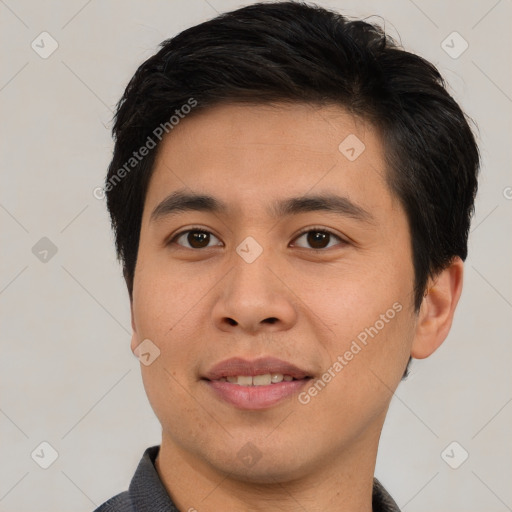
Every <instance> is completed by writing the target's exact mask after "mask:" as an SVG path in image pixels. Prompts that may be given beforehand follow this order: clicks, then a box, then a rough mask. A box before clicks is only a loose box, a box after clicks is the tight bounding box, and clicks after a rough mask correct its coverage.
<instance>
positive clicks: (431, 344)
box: [411, 256, 464, 359]
mask: <svg viewBox="0 0 512 512" xmlns="http://www.w3.org/2000/svg"><path fill="white" fill-rule="evenodd" d="M463 273H464V263H463V262H462V260H461V259H460V258H459V257H458V256H457V257H455V258H454V259H453V260H452V262H451V263H450V265H449V266H448V267H447V268H445V269H444V270H442V271H441V272H440V273H439V274H438V275H437V276H436V277H435V278H434V279H433V280H430V281H429V283H428V287H427V290H428V292H427V293H426V294H425V296H424V297H423V302H422V304H421V308H420V312H419V315H418V322H417V324H416V332H415V336H414V341H413V343H412V347H411V356H412V357H414V358H415V359H424V358H425V357H428V356H430V355H431V354H432V353H434V352H435V351H436V350H437V349H438V348H439V347H440V346H441V344H442V343H443V341H444V340H445V339H446V337H447V336H448V333H449V332H450V328H451V326H452V321H453V316H454V313H455V308H456V307H457V303H458V302H459V298H460V294H461V292H462V281H463Z"/></svg>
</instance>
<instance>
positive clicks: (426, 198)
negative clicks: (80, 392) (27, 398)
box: [105, 2, 480, 311]
mask: <svg viewBox="0 0 512 512" xmlns="http://www.w3.org/2000/svg"><path fill="white" fill-rule="evenodd" d="M160 46H161V49H160V50H159V51H158V52H157V53H156V54H155V55H153V56H152V57H150V58H149V59H147V60H146V61H145V62H143V63H142V64H141V65H140V67H139V68H138V69H137V71H136V73H135V75H134V76H133V78H132V79H131V80H130V82H129V84H128V85H127V87H126V90H125V91H124V94H123V96H122V98H121V99H120V101H119V103H118V105H117V110H116V113H115V116H114V125H113V128H112V133H113V137H114V139H115V147H114V154H113V158H112V161H111V163H110V166H109V169H108V174H107V177H106V182H105V191H106V198H107V207H108V209H109V212H110V216H111V219H112V227H113V230H114V232H115V236H116V250H117V256H118V258H119V260H120V261H121V262H122V265H123V274H124V278H125V280H126V284H127V287H128V292H129V294H130V299H131V298H132V290H133V277H134V273H135V266H136V262H137V252H138V246H139V238H140V229H141V219H142V211H143V208H144V200H145V196H146V191H147V188H148V184H149V180H150V177H151V174H152V171H153V166H154V162H155V156H156V153H157V150H158V148H156V149H154V150H151V151H149V152H147V154H146V156H144V158H139V156H137V159H134V156H133V155H134V151H135V152H136V151H137V150H138V149H139V148H142V147H143V146H144V145H146V144H147V145H148V146H149V144H148V142H149V140H150V139H151V140H152V141H153V145H154V146H158V142H160V140H161V138H159V137H157V138H158V142H157V143H156V144H155V141H154V138H155V135H156V133H158V134H160V133H161V132H162V129H160V131H157V127H159V126H160V127H166V130H165V131H166V132H168V131H169V130H168V127H169V126H170V124H172V122H171V123H170V122H169V120H170V119H171V117H172V116H173V115H174V114H178V113H180V112H181V109H182V108H183V106H184V105H187V104H188V105H191V104H192V102H191V100H192V101H193V102H194V105H195V107H194V109H193V112H191V114H190V115H194V113H195V112H198V111H201V110H204V109H207V108H208V107H212V106H216V105H219V104H223V103H224V104H230V103H250V104H272V103H274V102H277V103H279V102H295V103H297V102H299V103H309V104H315V105H332V104H335V105H339V106H341V107H343V108H345V109H346V110H347V111H348V112H350V113H352V114H354V115H356V116H359V117H361V118H363V119H365V120H367V121H369V122H370V123H371V124H372V125H373V126H375V127H376V128H377V130H378V132H379V134H380V136H381V140H382V141H383V144H384V148H385V158H386V164H387V169H386V171H387V172H386V179H387V183H388V185H389V187H390V190H392V192H394V194H395V195H396V196H397V197H398V198H399V200H400V202H401V204H402V205H403V207H404V209H405V212H406V215H407V218H408V223H409V227H410V235H411V243H412V253H413V265H414V271H415V283H414V304H415V308H416V311H417V310H419V306H420V305H421V302H422V298H423V294H424V291H425V289H426V285H427V282H428V279H429V278H430V277H435V275H436V274H437V273H439V272H440V271H441V270H443V269H444V268H446V266H447V265H449V263H450V262H451V261H452V260H453V258H454V257H456V256H459V257H460V258H462V259H463V260H464V259H465V258H466V255H467V238H468V233H469V227H470V221H471V216H472V214H473V210H474V198H475V195H476V191H477V174H478V168H479V159H480V157H479V151H478V147H477V145H476V142H475V138H474V136H473V133H472V130H471V128H470V126H469V124H468V118H466V115H465V114H464V113H463V111H462V110H461V108H460V107H459V105H458V104H457V103H456V102H455V100H454V99H453V98H452V97H451V95H450V94H449V93H448V92H447V90H446V86H445V85H446V84H445V82H444V80H443V78H442V77H441V75H440V73H439V71H438V70H437V69H436V67H435V66H434V65H433V64H431V63H430V62H428V61H426V60H425V59H423V58H422V57H420V56H418V55H414V54H412V53H409V52H407V51H405V50H404V49H402V48H401V47H400V45H398V44H397V43H396V42H395V41H394V40H393V38H391V37H390V36H388V35H386V34H385V32H384V31H383V30H382V29H381V28H380V27H379V26H376V25H373V24H370V23H368V22H365V21H362V20H349V19H348V18H347V17H344V16H342V15H341V14H339V13H337V12H334V11H331V10H327V9H325V8H323V7H319V6H316V5H314V4H310V5H308V4H306V3H304V2H275V3H256V4H252V5H249V6H247V7H243V8H241V9H238V10H235V11H232V12H228V13H223V14H221V15H219V16H217V17H216V18H214V19H212V20H209V21H206V22H204V23H201V24H199V25H197V26H194V27H191V28H189V29H187V30H185V31H183V32H181V33H180V34H178V35H177V36H175V37H173V38H170V39H167V40H165V41H164V42H163V43H161V45H160ZM188 111H190V108H188ZM174 117H176V116H174ZM180 117H182V116H180ZM171 128H172V126H171ZM162 133H163V132H162ZM127 162H131V163H130V167H131V168H127V165H126V164H127ZM132 164H133V165H132ZM121 169H124V172H122V173H121V172H120V170H121ZM121 175H122V176H121ZM121 178H122V179H121Z"/></svg>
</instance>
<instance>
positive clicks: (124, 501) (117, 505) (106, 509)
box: [93, 491, 135, 512]
mask: <svg viewBox="0 0 512 512" xmlns="http://www.w3.org/2000/svg"><path fill="white" fill-rule="evenodd" d="M134 510H135V509H134V508H133V503H132V500H131V498H130V493H129V492H128V491H125V492H122V493H121V494H118V495H117V496H114V497H113V498H110V499H109V500H108V501H106V502H105V503H103V505H100V506H99V507H98V508H97V509H95V510H94V511H93V512H134Z"/></svg>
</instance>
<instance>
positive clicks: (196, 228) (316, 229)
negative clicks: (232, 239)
mask: <svg viewBox="0 0 512 512" xmlns="http://www.w3.org/2000/svg"><path fill="white" fill-rule="evenodd" d="M194 231H199V232H201V233H208V234H210V235H213V236H215V235H214V234H213V233H212V232H211V231H208V230H207V229H204V228H202V227H200V226H192V227H190V228H188V229H185V230H183V231H180V232H179V233H176V234H175V235H174V236H173V237H172V238H171V239H170V240H169V242H167V243H166V245H170V244H172V243H175V240H177V239H178V238H180V237H181V236H182V235H184V234H186V233H190V232H194ZM310 232H316V233H327V234H329V235H331V236H334V237H335V238H337V239H338V240H340V242H341V244H342V245H346V244H348V243H349V242H348V241H347V240H345V239H343V238H342V237H341V236H339V235H337V234H336V233H334V232H333V231H331V230H329V229H326V228H323V227H320V226H311V227H308V228H304V229H303V230H302V231H300V232H299V233H298V234H297V235H296V236H295V238H294V240H296V239H298V238H300V237H301V236H302V235H304V234H306V233H310ZM216 238H218V237H216ZM177 245H180V244H177ZM180 247H184V246H182V245H180ZM184 248H185V249H191V250H196V251H200V250H204V249H208V247H203V248H201V249H196V248H194V247H184ZM299 249H305V247H299ZM307 249H310V250H312V251H326V250H327V249H328V248H322V249H315V248H307Z"/></svg>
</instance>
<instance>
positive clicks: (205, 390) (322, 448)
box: [97, 2, 479, 512]
mask: <svg viewBox="0 0 512 512" xmlns="http://www.w3.org/2000/svg"><path fill="white" fill-rule="evenodd" d="M113 134H114V137H115V139H116V144H115V149H114V156H113V159H112V162H111V165H110V167H109V172H108V176H107V178H106V184H105V192H106V196H107V205H108V208H109V211H110V214H111V218H112V225H113V228H114V231H115V234H116V247H117V251H118V256H119V258H120V260H121V262H122V264H123V270H124V277H125V280H126V283H127V287H128V292H129V297H130V304H131V314H132V328H133V337H132V342H131V349H132V351H133V352H134V354H135V355H137V357H139V359H140V361H141V363H142V365H141V370H142V377H143V382H144V386H145V389H146V392H147V394H148V398H149V401H150V403H151V406H152V408H153V410H154V412H155V414H156V416H157V417H158V419H159V421H160V423H161V425H162V442H161V445H158V446H154V447H150V448H148V449H147V450H146V452H145V453H144V456H143V458H142V460H141V462H140V465H139V467H138V468H137V471H136V474H135V476H134V478H133V480H132V482H131V485H130V489H129V491H126V492H124V493H122V494H120V495H118V496H116V497H114V498H112V499H111V500H109V501H108V502H107V503H105V504H103V505H102V506H101V507H99V508H98V509H97V510H98V511H102V512H106V511H138V512H142V511H149V510H152V511H176V510H179V511H195V510H197V511H199V512H211V511H217V510H227V511H259V510H268V509H274V510H282V511H292V510H293V511H295V510H307V511H309V512H314V511H320V510H322V511H324V512H326V511H360V512H369V511H372V510H373V511H374V512H375V511H396V510H398V507H397V505H396V503H395V502H394V501H393V499H392V498H391V497H390V496H389V494H388V493H387V492H386V491H385V489H384V487H383V486H382V485H381V484H380V483H379V482H378V481H377V480H376V479H374V470H375V462H376V455H377V448H378V442H379V437H380V433H381V429H382V426H383V423H384V419H385V415H386V412H387V410H388V406H389V403H390V400H391V397H392V394H393V392H394V390H395V389H396V387H397V386H398V384H399V383H400V381H401V379H402V378H403V376H404V375H405V374H406V373H407V367H408V363H409V362H410V359H411V358H425V357H428V356H429V355H430V354H432V353H433V352H434V351H435V350H436V349H437V348H438V347H439V346H440V345H441V343H442V342H443V341H444V339H445V338H446V336H447V335H448V332H449V330H450V327H451V323H452V319H453V315H454V311H455V308H456V306H457V302H458V300H459V296H460V293H461V289H462V280H463V260H464V259H465V258H466V254H467V236H468V231H469V225H470V218H471V215H472V212H473V202H474V198H475V194H476V189H477V179H476V178H477V172H478V167H479V155H478V149H477V146H476V143H475V140H474V137H473V134H472V131H471V129H470V127H469V125H468V122H467V120H466V118H465V116H464V113H463V112H462V111H461V109H460V107H459V106H458V105H457V103H456V102H455V101H454V100H453V99H452V98H451V96H450V95H449V94H448V93H447V91H446V89H445V88H444V83H443V80H442V78H441V76H440V75H439V73H438V71H437V70H436V69H435V67H434V66H433V65H432V64H430V63H428V62H426V61H425V60H423V59H422V58H420V57H419V56H416V55H413V54H411V53H408V52H406V51H404V50H403V49H401V48H399V47H398V46H397V45H396V44H395V43H394V42H393V41H392V40H391V39H389V38H388V37H386V36H385V34H384V33H383V32H382V31H381V29H380V28H378V27H376V26H373V25H370V24H368V23H365V22H362V21H348V20H347V19H345V18H344V17H343V16H341V15H340V14H337V13H334V12H331V11H328V10H325V9H323V8H320V7H317V6H311V5H310V6H308V5H305V4H301V3H298V2H278V3H265V4H254V5H251V6H248V7H245V8H242V9H239V10H236V11H233V12H230V13H226V14H222V15H220V16H219V17H217V18H215V19H213V20H211V21H208V22H205V23H202V24H200V25H198V26H195V27H192V28H190V29H188V30H185V31H184V32H182V33H181V34H179V35H177V36H176V37H174V38H172V39H170V40H167V41H165V42H164V43H162V47H161V49H160V50H159V52H158V53H156V54H155V55H154V56H152V57H151V58H149V59H148V60H147V61H146V62H144V63H143V64H142V65H141V66H140V67H139V69H138V70H137V72H136V73H135V75H134V77H133V78H132V80H131V81H130V83H129V84H128V86H127V88H126V91H125V93H124V95H123V97H122V99H121V101H120V103H119V105H118V110H117V113H116V118H115V124H114V128H113Z"/></svg>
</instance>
